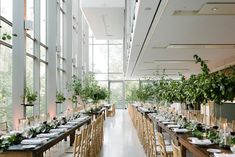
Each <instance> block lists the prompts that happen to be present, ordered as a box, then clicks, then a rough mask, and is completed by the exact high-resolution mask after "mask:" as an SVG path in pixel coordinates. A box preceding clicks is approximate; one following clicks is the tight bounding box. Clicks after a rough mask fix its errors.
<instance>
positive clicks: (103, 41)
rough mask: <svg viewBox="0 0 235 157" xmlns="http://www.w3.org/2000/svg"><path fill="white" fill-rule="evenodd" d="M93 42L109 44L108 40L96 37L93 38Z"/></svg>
mask: <svg viewBox="0 0 235 157" xmlns="http://www.w3.org/2000/svg"><path fill="white" fill-rule="evenodd" d="M93 44H106V45H107V44H108V40H99V39H96V38H93Z"/></svg>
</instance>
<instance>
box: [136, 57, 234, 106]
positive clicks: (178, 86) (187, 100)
mask: <svg viewBox="0 0 235 157" xmlns="http://www.w3.org/2000/svg"><path fill="white" fill-rule="evenodd" d="M193 57H194V59H195V63H196V64H200V66H201V73H199V74H198V75H191V76H190V77H189V78H188V79H185V77H184V76H182V75H181V80H172V79H165V77H162V78H161V80H158V81H151V82H153V83H152V85H151V86H150V85H148V86H146V87H145V86H144V87H140V88H139V89H133V92H132V93H133V94H132V95H133V98H135V99H136V100H138V101H141V102H145V101H146V100H148V99H155V100H156V101H158V102H159V101H166V102H168V103H173V102H179V103H184V104H192V105H194V108H199V107H200V104H206V103H207V102H208V101H213V102H215V103H217V104H222V102H225V101H233V100H234V97H235V76H234V75H232V76H231V75H225V74H224V73H221V72H216V73H210V69H209V68H208V66H207V64H206V63H205V61H204V60H202V59H201V58H200V57H199V56H197V55H194V56H193ZM135 92H136V94H135Z"/></svg>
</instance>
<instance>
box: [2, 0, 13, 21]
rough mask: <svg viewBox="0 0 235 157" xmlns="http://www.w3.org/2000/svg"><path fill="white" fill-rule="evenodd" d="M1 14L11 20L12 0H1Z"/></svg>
mask: <svg viewBox="0 0 235 157" xmlns="http://www.w3.org/2000/svg"><path fill="white" fill-rule="evenodd" d="M0 3H1V4H0V7H1V16H3V17H4V18H6V19H7V20H9V21H11V22H12V6H13V5H12V0H1V1H0Z"/></svg>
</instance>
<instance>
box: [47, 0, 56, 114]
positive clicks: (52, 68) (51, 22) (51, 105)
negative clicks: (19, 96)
mask: <svg viewBox="0 0 235 157" xmlns="http://www.w3.org/2000/svg"><path fill="white" fill-rule="evenodd" d="M57 24H58V23H57V0H48V1H47V45H48V51H47V53H48V55H47V56H48V61H49V63H48V71H47V111H48V113H49V114H50V116H51V117H53V116H55V115H56V103H55V101H56V71H57V68H56V58H57V56H56V44H57Z"/></svg>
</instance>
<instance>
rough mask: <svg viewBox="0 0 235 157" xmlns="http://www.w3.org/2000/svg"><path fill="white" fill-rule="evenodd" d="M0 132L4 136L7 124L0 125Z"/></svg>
mask: <svg viewBox="0 0 235 157" xmlns="http://www.w3.org/2000/svg"><path fill="white" fill-rule="evenodd" d="M0 131H1V133H4V134H5V133H7V132H8V125H7V122H2V123H0Z"/></svg>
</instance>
